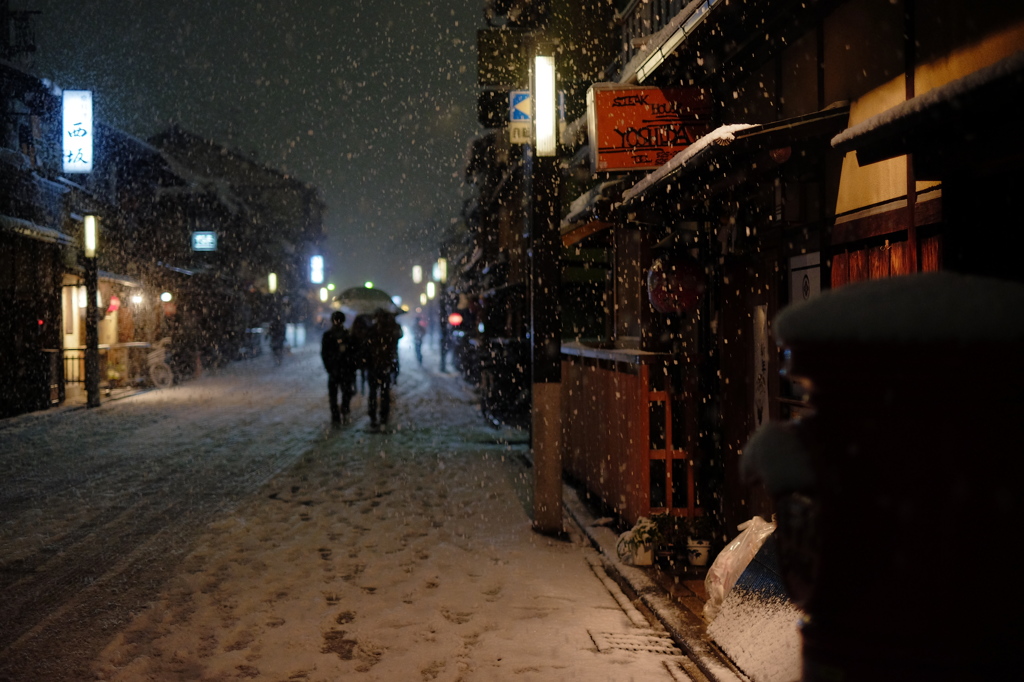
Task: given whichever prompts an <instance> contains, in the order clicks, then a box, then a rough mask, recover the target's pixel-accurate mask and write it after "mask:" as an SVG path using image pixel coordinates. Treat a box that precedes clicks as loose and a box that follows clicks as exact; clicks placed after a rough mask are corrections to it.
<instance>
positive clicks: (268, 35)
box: [11, 0, 483, 297]
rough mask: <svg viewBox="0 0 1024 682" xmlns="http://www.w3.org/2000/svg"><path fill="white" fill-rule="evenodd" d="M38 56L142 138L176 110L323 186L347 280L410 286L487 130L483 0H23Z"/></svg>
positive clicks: (336, 275) (194, 127)
mask: <svg viewBox="0 0 1024 682" xmlns="http://www.w3.org/2000/svg"><path fill="white" fill-rule="evenodd" d="M11 5H12V8H13V9H30V10H39V11H41V12H42V14H41V15H38V16H37V17H36V20H35V30H36V42H37V45H38V52H37V53H36V55H35V64H34V69H33V70H34V71H35V72H36V73H37V74H38V75H40V76H43V77H47V78H51V79H52V80H53V81H54V82H55V83H56V84H57V85H59V86H61V87H63V88H66V89H90V90H93V91H94V98H95V101H96V105H95V106H96V117H97V119H99V120H103V121H105V122H108V123H111V124H113V125H115V126H117V127H119V128H121V129H123V130H125V131H126V132H128V133H131V134H133V135H137V136H139V137H142V138H145V137H148V136H149V135H151V134H153V133H155V132H157V131H159V130H162V129H163V128H165V127H167V126H168V125H169V124H170V123H172V122H173V123H178V124H180V125H181V126H183V127H184V128H186V129H188V130H191V131H193V132H196V133H199V134H202V135H205V136H209V137H211V138H213V139H214V140H216V141H218V142H221V143H223V144H225V145H226V146H228V147H231V148H233V149H237V150H239V151H241V152H243V153H246V154H248V155H250V156H253V157H255V158H256V159H257V160H259V161H261V162H263V163H266V164H267V165H269V166H272V167H275V168H279V169H281V170H284V171H287V172H289V173H293V174H294V175H296V176H297V177H298V178H300V179H302V180H305V181H309V182H312V183H314V184H316V185H318V186H319V187H320V188H321V190H322V191H323V194H324V197H325V199H326V202H327V204H328V215H327V219H326V222H327V227H328V232H329V234H330V235H331V236H330V239H329V242H328V249H327V253H326V254H325V255H326V256H327V258H328V262H329V263H330V264H331V265H332V269H333V279H334V280H335V281H336V283H337V284H338V285H339V287H341V288H344V287H346V286H351V285H355V284H361V283H362V282H363V281H365V280H367V279H373V280H374V281H375V282H377V283H378V284H379V286H381V287H383V288H385V289H388V288H390V289H393V291H392V293H399V294H403V295H405V296H406V297H408V296H411V295H412V294H413V293H414V290H413V288H412V283H411V280H410V278H409V267H408V266H409V265H410V264H412V263H413V262H414V261H422V262H423V264H424V265H426V264H427V259H429V258H431V257H436V243H437V236H438V234H439V232H440V230H442V229H443V228H444V227H445V226H447V225H448V224H450V222H451V220H452V219H453V218H454V217H456V216H457V215H458V208H459V206H460V205H461V196H462V191H463V190H462V185H461V177H462V172H461V171H462V166H463V158H464V154H465V149H466V145H467V143H468V141H469V140H470V139H471V138H472V137H473V136H474V135H475V134H476V133H477V132H478V129H477V124H476V115H475V105H476V90H475V78H476V50H475V48H476V45H475V42H476V38H475V36H476V30H477V28H479V27H480V26H481V25H482V23H483V22H482V14H481V7H482V3H481V2H480V0H338V1H336V2H326V1H323V2H321V1H318V0H262V1H258V0H176V1H175V2H153V1H151V0H135V1H134V2H131V1H126V0H120V1H119V0H83V1H81V2H71V1H70V0H20V1H19V0H14V1H13V2H12V3H11Z"/></svg>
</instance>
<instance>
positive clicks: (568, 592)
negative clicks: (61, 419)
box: [93, 335, 681, 682]
mask: <svg viewBox="0 0 1024 682" xmlns="http://www.w3.org/2000/svg"><path fill="white" fill-rule="evenodd" d="M408 341H409V338H408V335H407V337H406V339H404V340H403V348H402V350H403V356H402V373H401V377H400V379H399V384H398V386H397V387H396V390H395V394H396V405H395V414H394V415H393V419H392V429H391V432H390V433H387V434H372V433H369V432H367V431H366V430H365V425H366V422H367V418H366V417H365V414H364V413H365V407H364V403H363V399H362V397H357V398H356V400H355V402H354V404H353V412H354V414H355V415H357V416H358V420H357V421H356V422H355V423H354V424H351V425H348V426H346V427H344V428H343V429H340V430H330V429H328V428H325V427H326V424H327V417H328V412H327V406H326V404H325V403H326V399H325V396H326V381H325V379H324V375H323V372H322V369H321V368H320V366H319V358H318V357H317V356H316V353H315V352H313V350H314V349H304V350H300V351H299V352H296V353H293V354H292V355H290V356H289V357H287V358H286V360H285V365H284V367H283V368H282V369H284V370H286V371H288V372H291V373H296V376H298V377H299V380H300V381H301V382H304V383H306V384H307V387H308V388H307V390H308V391H309V393H310V395H304V397H303V398H302V399H301V402H302V404H303V406H304V410H305V412H304V415H305V416H303V417H301V418H299V417H294V418H295V419H296V421H297V422H298V424H299V425H298V426H295V427H293V425H292V424H291V423H290V421H289V420H288V419H280V418H278V417H277V416H276V415H277V414H278V412H277V411H275V410H274V409H268V410H267V411H266V414H265V418H266V419H269V420H277V424H276V426H277V427H278V428H280V429H282V430H286V431H287V430H290V429H293V428H295V429H296V434H297V435H296V437H297V438H300V439H306V440H307V441H308V443H309V446H308V449H307V450H306V451H305V452H304V453H303V454H302V455H301V456H300V457H299V459H298V462H297V463H296V464H295V465H294V466H292V467H290V468H287V469H286V470H284V471H282V472H281V473H279V474H278V475H277V476H275V477H274V478H272V479H271V480H270V481H269V483H267V484H266V485H265V486H264V487H263V488H262V489H261V490H260V491H259V492H258V493H257V494H255V495H251V496H248V497H246V498H245V499H243V500H242V501H241V502H240V503H239V504H237V506H235V508H234V510H233V511H230V512H226V513H222V514H220V515H218V516H217V517H216V519H215V520H214V521H213V522H212V523H209V524H208V525H207V526H206V527H205V529H204V532H203V533H202V534H201V535H200V537H199V539H198V541H197V542H196V543H195V544H194V546H193V547H192V549H191V551H190V553H188V555H187V557H186V558H185V559H184V560H183V561H182V562H181V564H180V565H179V566H178V567H177V568H176V570H175V572H174V575H173V577H171V578H170V579H169V580H168V581H167V582H166V583H164V586H163V588H162V590H161V591H160V594H159V596H158V597H157V598H156V599H154V600H153V601H152V602H151V603H149V604H148V606H146V607H145V608H144V609H142V610H141V611H140V612H138V613H137V614H136V615H135V617H134V619H132V620H131V622H130V623H129V624H128V625H127V626H126V627H124V628H123V629H122V630H121V631H120V632H119V633H118V634H117V635H116V636H115V637H114V638H113V639H112V640H111V641H110V642H109V644H108V645H107V646H106V647H105V648H104V649H103V651H102V653H101V655H100V656H99V657H98V659H97V660H96V661H95V663H94V665H93V669H94V671H95V674H96V678H97V679H103V680H120V681H124V682H129V681H131V682H135V681H138V680H156V681H160V682H163V681H168V682H169V681H178V680H181V681H185V680H189V681H195V680H227V679H254V680H275V681H277V680H309V681H313V680H340V679H364V680H513V679H514V680H571V679H579V680H588V681H596V680H616V681H621V680H657V679H662V680H671V679H674V678H675V679H681V678H679V677H677V675H678V673H676V674H675V675H676V676H675V677H674V676H673V675H670V674H669V672H668V669H667V668H666V665H665V661H666V660H667V659H668V657H667V656H664V655H662V654H655V653H650V652H634V651H626V650H621V649H610V650H598V647H597V645H595V641H594V636H592V633H593V634H594V635H595V636H596V637H597V638H598V639H599V640H601V639H602V637H603V635H602V633H611V634H612V635H628V634H641V633H645V632H647V631H649V630H650V626H649V625H647V624H646V623H642V622H640V623H638V622H636V620H637V619H636V617H635V615H634V614H635V612H634V613H633V614H631V613H629V612H627V611H624V610H623V608H621V607H620V606H619V603H617V601H616V595H613V594H612V592H613V591H614V589H615V588H614V586H613V585H612V584H611V583H610V582H609V581H605V582H602V580H601V579H600V578H601V576H599V575H596V574H595V570H596V571H598V572H600V568H596V569H593V568H591V564H590V563H589V562H588V560H587V559H588V555H591V553H592V550H590V549H589V548H587V547H585V546H584V544H583V542H582V540H581V539H580V538H579V537H578V536H577V535H576V534H575V533H573V541H572V542H560V541H556V540H552V539H549V538H546V537H544V536H541V535H538V534H535V533H533V532H532V531H531V529H530V519H529V515H528V511H527V510H528V509H529V504H530V502H529V487H530V481H529V478H528V477H529V469H527V468H526V467H525V466H524V465H523V461H522V457H523V454H524V453H525V436H524V435H523V434H520V433H516V432H497V431H494V430H491V429H489V428H488V427H487V426H486V425H485V424H484V422H483V420H482V418H481V417H480V416H479V410H478V408H477V407H476V405H475V402H476V401H475V396H474V395H473V393H472V392H471V390H470V389H469V388H468V387H467V386H465V385H464V384H463V383H462V382H461V380H460V379H459V378H458V377H457V376H455V375H453V374H448V375H442V374H439V373H438V372H436V371H433V370H432V369H431V368H430V367H428V368H427V369H426V370H421V369H419V368H417V367H415V360H414V358H413V357H412V353H411V352H410V349H409V347H408V346H409V344H408ZM427 350H428V352H427V354H426V355H427V358H426V362H427V363H428V365H430V366H431V367H433V368H436V367H437V358H436V356H435V355H432V354H431V353H430V350H431V349H427ZM201 384H202V380H200V381H199V382H197V387H198V386H201ZM196 390H198V389H196ZM316 392H321V394H322V395H323V396H324V398H323V399H320V400H319V401H318V400H317V399H316V398H315V397H311V396H312V394H315V393H316ZM149 395H153V396H156V395H159V394H158V393H153V394H149ZM236 395H237V396H238V398H237V399H238V400H256V401H262V400H267V401H268V405H270V406H271V407H272V404H273V402H274V400H275V399H274V398H271V397H267V396H263V395H260V394H259V393H254V392H251V391H247V390H243V389H241V388H240V390H239V391H238V392H237V393H236ZM150 399H151V400H152V399H154V398H150ZM211 409H212V408H211ZM217 409H227V408H217ZM317 410H319V416H318V415H317ZM280 413H281V414H290V413H292V412H291V410H290V409H289V408H288V407H287V406H284V405H282V406H281V410H280ZM311 424H314V425H315V428H311V427H310V425H311ZM182 428H183V437H185V438H188V439H190V440H191V442H194V443H195V444H196V446H197V452H196V456H202V449H203V448H204V447H207V446H208V445H207V443H206V440H205V438H206V437H205V435H204V433H202V432H192V433H188V434H187V435H185V429H187V423H183V424H182ZM591 558H592V557H591ZM594 563H595V564H596V563H599V562H594ZM610 586H611V587H610ZM617 596H618V598H619V600H620V601H621V600H622V599H623V597H622V595H621V594H619V595H617ZM631 616H632V618H631Z"/></svg>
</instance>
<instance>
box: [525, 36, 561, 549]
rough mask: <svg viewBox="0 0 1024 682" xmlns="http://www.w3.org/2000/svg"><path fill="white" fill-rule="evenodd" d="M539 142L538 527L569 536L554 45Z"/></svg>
mask: <svg viewBox="0 0 1024 682" xmlns="http://www.w3.org/2000/svg"><path fill="white" fill-rule="evenodd" d="M530 80H531V90H532V93H533V101H534V111H533V114H534V116H533V118H534V122H535V123H534V138H533V144H531V145H529V147H527V149H526V150H525V151H526V159H525V160H526V167H525V170H526V173H525V175H526V179H527V192H528V195H527V196H528V197H529V201H530V209H529V219H530V349H531V359H532V362H531V366H532V373H533V377H532V379H533V385H532V396H533V407H532V416H531V433H530V441H531V447H532V449H533V469H534V493H533V495H534V498H533V499H534V502H533V512H534V513H533V528H534V530H536V531H537V532H538V533H543V534H545V535H553V536H561V535H564V533H565V531H564V529H563V526H562V397H561V396H562V358H561V352H562V325H561V320H560V316H559V310H558V301H559V289H560V285H561V263H560V261H559V256H560V248H559V246H560V242H559V236H558V225H559V217H560V216H559V206H558V201H559V171H558V156H557V141H556V138H557V131H556V123H557V111H556V105H557V102H556V95H555V92H556V87H555V68H554V46H553V45H552V44H550V43H546V42H541V43H538V45H537V46H536V48H535V59H534V66H533V69H532V76H531V79H530Z"/></svg>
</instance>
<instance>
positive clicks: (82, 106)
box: [62, 90, 93, 173]
mask: <svg viewBox="0 0 1024 682" xmlns="http://www.w3.org/2000/svg"><path fill="white" fill-rule="evenodd" d="M62 107H63V108H62V121H63V126H62V133H63V151H62V153H63V156H64V172H65V173H91V172H92V137H93V131H92V92H91V91H89V90H65V91H64V95H63V100H62Z"/></svg>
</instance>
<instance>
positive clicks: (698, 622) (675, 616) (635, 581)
mask: <svg viewBox="0 0 1024 682" xmlns="http://www.w3.org/2000/svg"><path fill="white" fill-rule="evenodd" d="M562 500H563V508H564V509H565V511H566V513H568V514H569V516H570V518H571V519H572V520H573V521H574V522H575V524H576V526H577V527H579V529H580V531H581V532H582V533H583V534H584V535H585V536H586V537H587V539H588V540H589V541H590V543H591V545H592V546H593V547H594V549H596V550H597V552H598V554H599V555H600V558H601V563H602V564H603V566H604V569H605V571H606V572H607V573H608V574H609V575H610V576H612V578H613V579H614V580H615V581H616V582H618V583H619V584H620V585H621V586H623V587H624V588H626V589H627V590H628V592H629V593H631V594H630V597H631V598H633V599H634V600H635V601H638V602H640V603H641V604H643V606H644V607H645V608H646V609H647V611H649V612H650V613H651V614H652V615H653V616H654V617H655V618H656V619H657V620H658V622H660V623H661V625H662V627H664V628H665V630H667V631H668V633H669V635H671V637H672V639H673V640H675V642H676V645H677V646H679V648H680V649H681V650H682V651H683V653H684V654H686V656H687V657H689V659H690V660H691V661H692V662H693V663H694V664H695V665H696V666H697V668H698V669H699V670H700V672H701V673H702V674H703V675H704V676H705V677H707V679H708V680H709V681H710V682H750V680H749V678H748V677H747V676H745V675H744V674H743V673H742V672H740V671H739V670H738V669H737V668H736V666H734V665H733V664H732V663H731V662H729V660H728V659H727V658H726V657H725V656H724V655H723V654H722V653H721V652H719V651H718V649H717V647H715V645H714V643H713V642H711V640H710V639H709V638H708V636H707V625H706V624H705V623H704V621H703V620H702V619H700V618H699V617H697V616H696V615H694V614H692V613H690V612H689V611H687V610H686V609H684V608H681V607H680V606H679V605H678V604H676V603H675V602H674V601H673V600H672V597H671V596H670V595H668V594H666V593H665V591H664V590H663V589H662V588H661V587H659V586H658V585H657V584H656V583H655V582H654V581H652V580H651V579H650V578H649V577H648V576H647V574H646V573H645V572H644V571H643V570H641V569H639V568H636V567H635V566H629V565H627V564H624V563H622V562H621V561H619V558H618V555H617V553H616V551H615V545H616V542H617V540H618V536H617V535H616V534H615V532H614V531H613V530H612V529H611V528H607V527H605V526H595V525H594V518H593V517H592V516H591V515H590V513H589V512H588V511H587V509H586V507H584V505H583V503H582V502H581V501H580V499H579V496H578V494H577V492H576V490H575V489H573V488H572V487H570V486H567V485H566V486H563V496H562ZM634 595H635V596H634Z"/></svg>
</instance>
